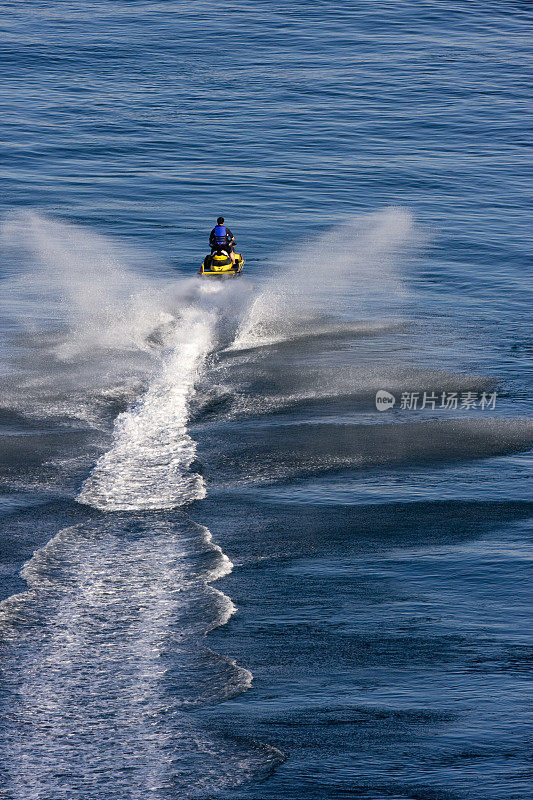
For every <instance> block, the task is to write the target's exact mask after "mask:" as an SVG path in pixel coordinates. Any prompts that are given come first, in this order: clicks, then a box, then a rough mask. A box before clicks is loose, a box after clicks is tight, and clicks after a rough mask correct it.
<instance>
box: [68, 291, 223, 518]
mask: <svg viewBox="0 0 533 800" xmlns="http://www.w3.org/2000/svg"><path fill="white" fill-rule="evenodd" d="M213 327H214V319H213V318H212V316H210V315H208V314H207V313H206V312H204V313H202V312H201V311H200V310H199V309H197V308H194V307H189V308H187V309H185V310H184V311H183V313H182V316H181V319H180V323H179V325H177V326H176V328H175V329H174V332H173V338H174V343H173V349H172V350H171V354H170V356H169V357H168V359H167V360H166V361H165V362H164V364H163V367H162V369H161V372H160V374H159V376H158V377H157V378H156V379H155V380H154V381H153V382H152V384H151V385H150V387H149V388H148V390H147V392H146V394H145V395H144V396H143V397H142V398H141V399H140V401H138V402H137V403H136V404H134V405H133V406H132V407H131V408H130V409H129V410H128V411H126V412H124V413H123V414H120V415H119V416H118V418H117V420H116V423H115V431H114V436H113V444H112V446H111V448H110V450H108V451H107V452H106V453H105V454H104V455H103V456H101V458H100V459H99V460H98V462H97V464H96V466H95V467H94V469H93V471H92V472H91V474H90V476H89V477H88V478H87V480H86V481H85V483H84V484H83V487H82V490H81V492H80V494H79V496H78V500H79V502H82V503H86V504H88V505H91V506H94V507H95V508H99V509H102V510H135V509H162V508H172V507H174V506H177V505H181V504H183V503H187V502H190V501H191V500H195V499H199V498H201V497H204V496H205V486H204V482H203V480H202V478H201V476H199V475H197V474H196V473H192V472H191V471H190V466H191V463H192V461H193V460H194V457H195V453H196V443H195V442H194V441H193V439H192V438H191V437H190V436H189V434H188V432H187V427H186V425H187V418H188V403H189V399H190V396H191V393H192V391H193V389H194V384H195V381H196V380H197V378H198V375H199V372H200V370H201V368H202V366H203V363H204V360H205V357H206V355H207V353H208V352H209V348H210V347H211V343H212V332H213Z"/></svg>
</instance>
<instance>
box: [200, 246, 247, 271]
mask: <svg viewBox="0 0 533 800" xmlns="http://www.w3.org/2000/svg"><path fill="white" fill-rule="evenodd" d="M234 255H235V264H233V263H232V261H231V258H230V257H229V253H228V252H227V251H226V250H216V251H215V252H213V253H210V254H209V255H207V256H206V257H205V258H204V261H203V264H202V266H201V267H200V269H199V271H198V275H200V277H201V278H207V277H209V278H235V277H236V276H237V275H240V274H241V272H242V268H243V266H244V258H243V257H242V255H241V254H240V253H235V254H234Z"/></svg>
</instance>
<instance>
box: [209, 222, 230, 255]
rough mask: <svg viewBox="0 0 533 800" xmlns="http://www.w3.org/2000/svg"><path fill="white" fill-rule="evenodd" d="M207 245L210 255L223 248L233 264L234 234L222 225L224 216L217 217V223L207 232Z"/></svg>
mask: <svg viewBox="0 0 533 800" xmlns="http://www.w3.org/2000/svg"><path fill="white" fill-rule="evenodd" d="M209 245H210V247H211V255H213V253H220V251H221V250H225V251H226V252H227V254H228V255H229V257H230V258H231V263H232V264H235V253H234V252H233V249H234V245H235V236H234V235H233V234H232V232H231V231H230V229H229V228H226V226H225V225H224V217H219V218H218V219H217V224H216V225H215V227H214V228H213V230H212V231H211V233H210V234H209Z"/></svg>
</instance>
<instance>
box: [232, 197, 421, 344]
mask: <svg viewBox="0 0 533 800" xmlns="http://www.w3.org/2000/svg"><path fill="white" fill-rule="evenodd" d="M415 239H416V236H415V231H414V221H413V218H412V215H411V214H410V213H409V212H408V211H407V210H406V209H403V208H388V209H385V210H384V211H381V212H377V213H375V214H368V215H365V216H363V217H360V218H357V219H355V220H353V221H351V222H348V223H345V224H343V225H339V226H336V227H335V228H333V229H332V230H331V231H329V232H327V233H325V234H324V235H323V236H322V237H320V238H318V239H317V240H313V242H311V243H310V244H307V245H305V246H304V247H302V248H300V249H299V250H298V251H296V252H294V253H292V254H290V255H289V257H288V264H289V266H288V269H287V270H286V271H285V272H284V274H283V277H282V278H281V276H280V275H275V276H274V278H273V279H272V280H271V281H270V282H269V283H268V284H267V285H266V287H265V288H264V290H263V292H262V293H261V294H260V295H259V296H258V297H257V298H256V300H255V301H254V303H253V304H252V307H251V309H250V312H249V314H248V315H247V317H246V319H245V320H244V322H243V323H242V324H241V326H240V328H239V330H238V333H237V336H236V338H235V341H234V343H233V345H232V349H239V350H240V349H246V348H250V347H255V346H261V345H264V344H270V343H275V342H279V341H283V340H286V339H291V338H293V336H297V337H301V336H302V335H309V334H310V333H311V332H312V331H313V330H314V329H315V328H316V327H317V324H318V326H319V327H320V326H323V324H324V319H329V318H331V316H332V315H333V314H335V316H336V317H337V318H339V317H341V318H342V317H346V315H347V314H349V315H350V316H351V318H352V319H353V315H354V313H355V314H356V315H357V317H358V318H359V319H360V318H361V316H363V317H367V316H368V315H369V314H370V313H373V314H376V313H377V314H378V315H380V316H383V314H385V315H386V316H387V317H388V318H389V319H390V317H391V313H392V312H393V311H394V310H395V306H398V301H399V300H402V299H403V298H405V297H406V289H405V286H404V283H403V280H402V277H401V274H400V273H399V271H398V269H397V266H396V262H397V260H398V257H399V256H400V255H401V254H402V253H403V252H404V251H405V249H406V248H407V247H409V246H410V245H412V244H413V243H414V242H415Z"/></svg>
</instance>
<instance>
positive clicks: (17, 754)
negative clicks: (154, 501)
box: [0, 512, 283, 800]
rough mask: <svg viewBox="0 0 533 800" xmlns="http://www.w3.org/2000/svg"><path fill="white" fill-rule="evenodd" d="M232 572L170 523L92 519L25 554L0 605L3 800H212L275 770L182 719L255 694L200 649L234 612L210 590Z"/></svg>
mask: <svg viewBox="0 0 533 800" xmlns="http://www.w3.org/2000/svg"><path fill="white" fill-rule="evenodd" d="M231 568H232V564H231V562H230V561H229V559H228V558H227V556H225V555H224V554H223V553H222V551H221V550H220V548H219V547H218V546H217V545H215V544H213V542H212V540H211V534H210V532H209V531H208V530H207V529H206V528H204V527H203V526H201V525H197V524H195V523H193V522H192V521H190V520H189V519H188V518H187V517H185V516H183V515H179V513H176V512H172V514H171V515H169V516H165V514H164V513H162V514H159V515H157V517H155V516H153V515H142V514H141V515H132V514H130V513H128V514H127V515H120V514H117V515H113V516H104V517H103V518H101V519H99V520H90V521H88V522H87V523H85V524H80V525H77V526H73V527H70V528H65V529H63V530H62V531H60V533H58V534H57V535H56V536H55V537H54V538H53V539H51V540H50V542H48V544H47V545H45V546H44V547H43V548H41V549H40V550H38V551H37V552H36V553H35V554H34V555H33V557H32V558H31V560H30V561H29V562H28V563H27V564H26V565H25V567H24V570H23V573H22V574H23V577H24V578H25V580H26V581H27V583H28V590H27V591H26V592H23V593H21V594H19V595H14V596H13V597H11V598H9V599H8V600H6V601H4V602H3V603H1V604H0V632H1V633H2V638H3V639H4V665H5V667H6V692H5V693H4V694H3V696H2V697H0V713H2V714H3V718H4V720H5V721H6V725H5V726H3V727H2V729H1V730H0V750H1V751H2V756H3V757H2V758H1V759H0V786H4V787H5V788H6V789H7V791H8V792H9V795H8V796H9V797H10V798H13V800H15V799H16V800H26V798H28V797H41V796H44V794H42V793H43V792H44V793H45V794H46V796H49V795H50V796H52V795H53V796H54V798H57V800H74V798H83V800H85V798H88V797H96V796H99V797H100V796H102V797H106V798H109V800H124V798H125V797H128V798H132V799H134V800H137V798H139V800H140V798H144V797H146V796H147V793H148V794H149V795H150V797H154V798H158V800H159V799H160V800H163V798H166V797H169V794H168V792H169V791H170V790H172V792H173V794H172V796H180V797H189V798H193V797H194V798H196V797H197V798H201V797H212V796H217V795H218V793H219V790H221V789H223V788H226V787H228V786H230V787H231V786H235V785H238V784H239V783H241V782H243V781H244V780H247V779H251V778H252V777H264V776H265V775H266V774H268V773H269V772H270V770H271V769H272V767H273V766H275V765H276V764H277V763H279V762H280V760H282V758H283V757H282V756H281V754H280V753H279V751H277V750H275V749H273V748H268V747H266V746H263V745H260V744H259V743H253V742H250V743H244V742H243V743H239V742H232V741H230V740H227V739H226V738H225V737H224V736H219V735H218V734H217V733H216V732H212V731H210V730H209V729H208V728H207V727H206V726H205V725H203V724H202V720H201V719H199V720H198V719H196V718H195V716H194V715H193V714H192V713H190V712H191V711H193V709H195V708H198V707H202V706H205V705H212V704H213V703H218V702H221V701H224V700H227V699H229V698H230V697H235V696H237V695H239V694H241V693H242V692H244V691H246V690H247V689H249V688H250V686H251V681H252V676H251V673H250V672H249V671H248V670H247V669H245V668H243V667H241V666H239V665H238V664H236V662H235V661H233V660H232V659H229V658H227V657H225V656H219V655H217V654H216V653H214V652H213V651H212V650H210V649H209V648H206V646H205V635H206V634H207V633H208V632H209V631H210V630H212V629H213V628H216V627H218V626H220V625H223V624H225V622H227V620H228V618H229V614H230V613H231V612H232V611H233V610H234V606H233V604H232V603H231V601H230V600H229V598H228V597H227V596H226V595H224V594H223V593H222V592H221V591H219V590H216V589H214V588H212V587H211V586H210V582H211V581H213V580H216V579H217V578H220V577H222V576H223V575H226V574H228V573H229V572H230V571H231ZM107 732H109V735H107ZM199 764H200V769H199V768H198V765H199ZM0 796H3V795H2V789H0Z"/></svg>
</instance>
